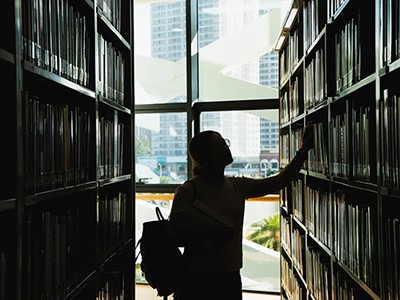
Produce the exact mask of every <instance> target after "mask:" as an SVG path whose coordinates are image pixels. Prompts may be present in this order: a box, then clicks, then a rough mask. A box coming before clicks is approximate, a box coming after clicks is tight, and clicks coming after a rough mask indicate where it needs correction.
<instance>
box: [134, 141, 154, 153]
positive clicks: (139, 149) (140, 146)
mask: <svg viewBox="0 0 400 300" xmlns="http://www.w3.org/2000/svg"><path fill="white" fill-rule="evenodd" d="M135 151H136V157H140V156H146V155H149V154H151V144H150V141H149V139H148V138H147V136H141V137H139V138H136V139H135Z"/></svg>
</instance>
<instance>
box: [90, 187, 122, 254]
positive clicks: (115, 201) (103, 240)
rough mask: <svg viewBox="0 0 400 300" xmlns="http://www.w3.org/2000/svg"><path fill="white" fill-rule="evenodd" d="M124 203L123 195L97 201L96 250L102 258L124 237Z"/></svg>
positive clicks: (104, 197)
mask: <svg viewBox="0 0 400 300" xmlns="http://www.w3.org/2000/svg"><path fill="white" fill-rule="evenodd" d="M126 201H127V196H126V194H123V193H118V195H115V196H107V195H105V196H103V197H99V198H98V199H97V202H96V211H97V216H96V219H97V221H96V222H97V230H98V237H99V238H98V240H99V245H98V247H99V248H98V249H99V253H100V255H101V256H102V257H107V256H108V254H109V253H111V252H112V251H113V250H115V249H114V246H115V245H118V244H119V242H120V241H122V240H124V238H125V236H126V226H127V224H126V220H127V219H126V213H127V212H126V205H127V203H126Z"/></svg>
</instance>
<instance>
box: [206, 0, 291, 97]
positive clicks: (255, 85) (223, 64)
mask: <svg viewBox="0 0 400 300" xmlns="http://www.w3.org/2000/svg"><path fill="white" fill-rule="evenodd" d="M290 2H291V1H288V0H281V1H279V0H277V1H265V0H232V1H222V0H221V1H213V0H204V1H201V0H200V1H199V47H200V49H199V57H200V66H199V70H200V71H199V73H200V100H201V101H213V100H243V99H271V98H277V96H278V91H277V88H278V56H277V53H276V52H274V51H273V49H274V47H275V44H276V41H277V39H278V35H279V32H280V30H281V28H282V22H283V18H284V17H285V15H286V13H287V9H288V5H289V4H290Z"/></svg>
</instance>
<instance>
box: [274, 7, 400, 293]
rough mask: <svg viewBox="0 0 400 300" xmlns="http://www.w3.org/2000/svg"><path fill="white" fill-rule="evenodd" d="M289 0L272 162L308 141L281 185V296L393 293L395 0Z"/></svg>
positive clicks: (399, 133) (398, 245)
mask: <svg viewBox="0 0 400 300" xmlns="http://www.w3.org/2000/svg"><path fill="white" fill-rule="evenodd" d="M399 8H400V6H399V2H398V1H393V0H384V1H379V0H366V1H363V2H362V3H361V2H359V1H355V0H307V1H306V0H304V1H303V0H294V1H292V3H291V11H293V12H294V16H295V17H294V18H293V19H292V22H289V19H290V18H291V15H290V13H288V15H287V17H286V21H288V22H286V24H287V23H289V24H287V25H286V24H285V25H284V26H282V29H281V32H280V36H281V37H280V40H281V41H283V42H282V43H278V44H277V46H276V50H277V51H279V64H280V65H279V70H280V71H279V72H280V85H279V98H280V149H281V151H280V153H281V154H280V155H281V158H280V162H281V167H284V165H285V164H287V162H288V161H289V160H290V159H291V158H292V157H293V155H294V154H295V151H296V150H297V149H298V147H299V141H301V134H302V132H303V129H304V127H305V126H306V125H307V124H308V123H314V124H315V147H314V149H312V150H311V151H310V152H309V155H308V159H307V161H306V163H305V164H304V166H303V168H302V170H301V172H300V174H299V175H298V177H297V178H296V180H294V181H293V182H292V184H291V185H290V186H288V187H287V188H285V189H283V190H282V191H281V205H280V212H281V237H282V239H281V270H282V272H281V295H282V296H281V298H282V299H315V300H317V299H323V300H339V299H356V300H357V299H360V300H361V299H362V300H366V299H399V297H400V295H399V288H400V261H399V249H400V226H399V220H400V213H399V211H398V210H397V209H396V208H397V206H396V203H397V202H399V200H400V184H399V183H400V182H399V180H400V172H399V171H400V148H399V144H400V143H399V142H400V104H399V95H400V94H399V93H400V91H399V85H398V80H397V78H398V76H399V75H400V74H399V73H400V68H399V67H400V48H399V45H400V44H399V42H400V10H399Z"/></svg>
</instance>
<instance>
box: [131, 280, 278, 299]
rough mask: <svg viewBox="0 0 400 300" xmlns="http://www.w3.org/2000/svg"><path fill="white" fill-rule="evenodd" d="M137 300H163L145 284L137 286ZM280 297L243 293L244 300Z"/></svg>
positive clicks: (276, 297)
mask: <svg viewBox="0 0 400 300" xmlns="http://www.w3.org/2000/svg"><path fill="white" fill-rule="evenodd" d="M135 296H136V297H135V299H138V300H162V299H163V298H162V297H157V292H156V290H154V289H152V288H151V287H150V286H148V285H145V284H137V285H136V295H135ZM279 299H280V296H276V295H266V294H260V293H248V292H244V293H243V300H279ZM168 300H172V297H168Z"/></svg>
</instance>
